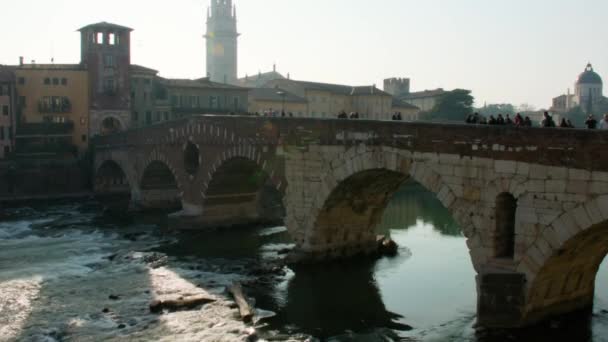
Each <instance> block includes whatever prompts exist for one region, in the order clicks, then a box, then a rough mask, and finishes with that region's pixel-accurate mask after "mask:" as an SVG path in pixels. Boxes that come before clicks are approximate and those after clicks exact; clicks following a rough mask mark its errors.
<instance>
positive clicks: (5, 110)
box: [2, 106, 8, 115]
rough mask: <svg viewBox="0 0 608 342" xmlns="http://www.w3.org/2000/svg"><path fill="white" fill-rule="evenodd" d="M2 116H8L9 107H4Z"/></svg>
mask: <svg viewBox="0 0 608 342" xmlns="http://www.w3.org/2000/svg"><path fill="white" fill-rule="evenodd" d="M2 115H8V106H2Z"/></svg>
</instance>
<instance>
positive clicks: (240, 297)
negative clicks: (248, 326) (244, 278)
mask: <svg viewBox="0 0 608 342" xmlns="http://www.w3.org/2000/svg"><path fill="white" fill-rule="evenodd" d="M228 291H229V292H230V293H231V294H232V297H234V301H235V302H236V305H238V306H239V311H240V313H241V318H242V319H243V321H244V322H246V323H248V322H251V320H252V319H253V315H254V309H253V308H252V307H251V304H249V301H248V300H247V297H245V295H244V294H243V287H242V286H241V284H239V283H234V284H232V286H230V287H229V288H228Z"/></svg>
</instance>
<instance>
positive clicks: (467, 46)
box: [0, 0, 608, 107]
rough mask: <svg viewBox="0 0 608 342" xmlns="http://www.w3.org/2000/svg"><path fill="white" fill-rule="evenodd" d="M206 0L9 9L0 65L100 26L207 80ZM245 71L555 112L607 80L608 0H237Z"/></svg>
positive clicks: (166, 65)
mask: <svg viewBox="0 0 608 342" xmlns="http://www.w3.org/2000/svg"><path fill="white" fill-rule="evenodd" d="M209 2H210V0H171V1H157V0H147V1H144V0H103V1H91V0H53V1H49V0H20V1H12V2H10V3H7V4H5V6H4V7H3V10H2V12H3V18H2V28H3V29H2V34H1V36H0V37H2V48H0V63H1V64H16V63H17V61H18V57H19V56H22V55H23V56H25V58H26V61H30V60H32V59H35V60H36V61H37V62H38V63H48V62H49V61H50V59H51V57H52V56H54V58H55V62H56V63H76V62H78V61H79V59H80V54H79V49H80V47H79V35H78V33H77V32H76V30H77V29H78V28H80V27H82V26H85V25H87V24H90V23H94V22H99V21H108V22H113V23H116V24H120V25H125V26H129V27H132V28H134V29H135V31H134V32H133V42H132V45H133V46H132V63H135V64H140V65H144V66H147V67H151V68H154V69H157V70H160V72H161V75H162V76H165V77H184V78H186V77H188V78H194V77H200V76H203V75H205V45H204V40H203V38H202V36H203V34H204V29H205V13H206V8H207V6H208V4H209ZM235 3H236V5H237V11H238V20H239V23H238V26H239V32H240V33H241V34H242V36H241V37H240V39H239V44H240V46H239V53H240V55H239V76H244V75H245V74H246V73H248V74H249V75H252V74H256V73H257V72H258V71H260V70H261V71H269V70H270V69H272V65H273V63H274V62H276V63H277V68H278V71H280V72H282V73H283V74H286V73H287V72H289V73H291V76H292V78H294V79H300V80H310V81H320V82H330V83H344V84H351V85H368V84H373V83H375V84H377V85H378V86H379V87H380V86H381V82H382V79H384V78H387V77H393V76H398V77H410V78H411V79H412V89H413V90H415V91H416V90H424V89H434V88H438V87H443V88H446V89H451V88H456V87H458V88H467V89H472V90H473V95H474V96H475V97H476V99H477V103H478V104H483V103H484V102H488V103H501V102H510V103H515V104H521V103H531V104H533V105H535V106H537V107H548V106H549V104H550V101H551V98H552V97H554V96H557V95H559V94H562V93H565V92H566V89H567V88H569V87H570V88H572V87H573V84H574V81H575V79H576V77H577V75H578V74H579V73H580V72H582V70H583V69H584V67H585V65H586V63H587V62H588V61H591V62H592V63H593V64H594V66H595V69H596V71H598V72H599V73H600V75H602V76H603V77H604V78H605V79H607V80H608V23H606V14H607V13H608V1H606V0H576V1H574V0H569V1H566V0H417V1H414V0H235Z"/></svg>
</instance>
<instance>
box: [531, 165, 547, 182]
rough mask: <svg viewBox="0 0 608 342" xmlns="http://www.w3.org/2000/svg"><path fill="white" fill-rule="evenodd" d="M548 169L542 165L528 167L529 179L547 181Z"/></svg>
mask: <svg viewBox="0 0 608 342" xmlns="http://www.w3.org/2000/svg"><path fill="white" fill-rule="evenodd" d="M547 173H548V168H547V167H546V166H544V165H538V164H532V165H530V178H532V179H547Z"/></svg>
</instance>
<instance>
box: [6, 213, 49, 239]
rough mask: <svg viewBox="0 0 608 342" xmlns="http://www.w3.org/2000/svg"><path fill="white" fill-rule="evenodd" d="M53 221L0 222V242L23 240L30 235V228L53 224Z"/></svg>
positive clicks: (47, 219)
mask: <svg viewBox="0 0 608 342" xmlns="http://www.w3.org/2000/svg"><path fill="white" fill-rule="evenodd" d="M53 221H54V219H52V218H46V219H39V220H28V221H12V222H0V240H8V239H15V238H23V237H25V236H27V235H29V234H31V233H32V226H35V225H42V224H46V223H50V222H53Z"/></svg>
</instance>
